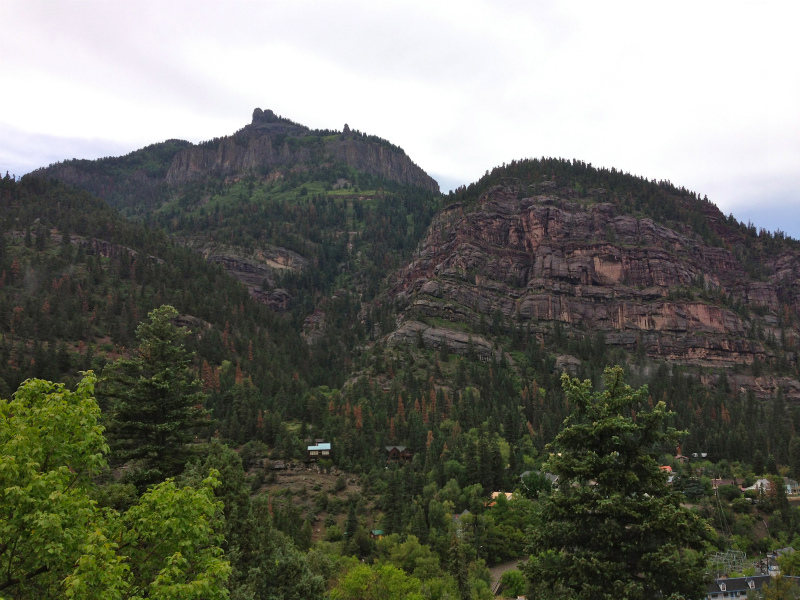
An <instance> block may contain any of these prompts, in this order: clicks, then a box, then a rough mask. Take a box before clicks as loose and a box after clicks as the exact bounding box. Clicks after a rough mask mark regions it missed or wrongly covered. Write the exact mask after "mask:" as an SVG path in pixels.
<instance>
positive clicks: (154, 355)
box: [101, 305, 205, 489]
mask: <svg viewBox="0 0 800 600" xmlns="http://www.w3.org/2000/svg"><path fill="white" fill-rule="evenodd" d="M177 316H178V311H176V310H175V309H174V308H172V307H171V306H167V305H165V306H162V307H160V308H157V309H155V310H153V311H151V312H150V314H149V315H148V317H149V320H148V321H145V322H143V323H141V324H140V325H139V327H137V329H136V337H137V339H138V342H139V345H138V347H137V348H136V349H135V350H134V352H133V356H132V357H131V358H129V359H120V360H118V361H117V362H115V363H112V364H111V365H109V366H108V367H107V368H106V369H105V370H104V371H103V381H102V384H103V385H102V388H101V389H102V391H103V394H104V395H105V396H106V397H107V398H108V399H109V400H110V401H111V406H110V410H111V423H110V426H109V433H110V438H111V447H112V451H113V456H114V457H115V458H116V459H118V460H120V461H126V462H127V461H134V462H133V463H132V467H133V468H132V469H131V472H130V474H129V478H130V480H131V481H133V482H134V483H136V484H137V486H138V487H139V488H140V489H144V488H145V487H146V486H147V485H149V484H151V483H154V482H157V481H161V480H163V479H164V478H166V477H170V476H174V475H177V474H178V473H180V472H181V470H182V469H183V467H184V465H185V464H186V461H187V460H188V458H189V456H190V454H189V446H188V444H189V442H191V441H192V439H193V432H194V428H195V427H196V426H198V425H200V424H201V423H202V417H203V416H204V414H205V413H204V410H203V408H202V402H203V400H204V397H205V396H204V395H203V393H202V392H200V391H199V387H200V382H199V381H198V380H197V378H196V377H195V375H194V373H193V372H192V371H191V369H190V368H189V367H190V361H191V354H190V353H189V352H188V351H187V350H186V348H184V346H183V343H182V341H183V338H184V337H185V335H186V331H185V330H184V329H183V328H180V329H179V328H178V327H176V326H175V325H173V324H172V319H174V318H175V317H177Z"/></svg>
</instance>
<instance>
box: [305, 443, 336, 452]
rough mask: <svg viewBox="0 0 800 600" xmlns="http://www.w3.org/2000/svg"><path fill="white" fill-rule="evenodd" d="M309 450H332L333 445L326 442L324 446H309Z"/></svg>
mask: <svg viewBox="0 0 800 600" xmlns="http://www.w3.org/2000/svg"><path fill="white" fill-rule="evenodd" d="M308 449H309V450H330V449H331V443H330V442H325V443H324V444H317V445H316V446H309V447H308Z"/></svg>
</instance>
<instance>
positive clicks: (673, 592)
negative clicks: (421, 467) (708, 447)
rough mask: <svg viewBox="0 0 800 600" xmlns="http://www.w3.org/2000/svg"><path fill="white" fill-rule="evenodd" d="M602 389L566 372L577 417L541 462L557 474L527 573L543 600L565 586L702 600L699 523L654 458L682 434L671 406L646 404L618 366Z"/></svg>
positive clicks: (569, 593) (600, 594) (595, 593)
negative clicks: (671, 423)
mask: <svg viewBox="0 0 800 600" xmlns="http://www.w3.org/2000/svg"><path fill="white" fill-rule="evenodd" d="M604 384H605V386H604V387H605V389H604V390H603V391H601V392H594V393H593V392H592V386H591V383H590V382H589V381H583V382H580V381H578V380H577V379H572V378H570V377H569V376H568V375H566V374H565V375H563V376H562V386H563V388H564V392H565V395H566V398H567V400H568V402H569V404H570V406H571V407H572V408H573V413H572V414H571V415H570V416H569V417H568V418H567V420H566V421H565V427H564V429H563V430H562V431H561V432H560V433H559V434H558V436H557V437H556V439H555V441H554V442H553V444H552V445H551V447H550V449H551V450H552V451H553V454H552V455H551V458H550V460H549V461H548V463H547V464H546V465H545V466H546V468H547V470H548V471H550V472H552V473H555V474H556V475H558V476H559V485H558V489H557V490H556V491H555V492H554V493H553V494H551V495H550V496H548V497H546V498H545V500H544V501H543V509H542V513H543V514H542V516H543V520H542V526H541V527H540V528H538V529H535V530H533V532H532V535H531V544H530V547H529V551H530V554H531V557H530V561H529V562H528V564H527V565H526V567H525V571H526V574H527V576H528V578H529V579H530V580H531V582H532V583H533V584H534V585H537V586H539V587H540V589H541V590H542V592H543V593H544V594H545V595H544V596H543V597H546V595H547V594H548V593H551V592H552V590H556V589H558V590H562V591H564V592H565V594H566V597H571V598H579V599H587V600H588V599H598V598H607V599H609V600H611V599H612V598H613V599H616V600H618V599H620V598H625V599H631V600H633V599H645V598H679V597H681V598H683V597H685V598H701V597H703V595H704V594H703V586H702V584H703V580H704V568H703V567H704V562H703V559H702V557H701V555H699V554H698V553H695V552H693V551H692V550H699V549H700V548H701V547H702V542H703V538H704V528H703V522H702V520H701V519H700V518H699V516H697V515H696V514H695V513H693V512H692V511H691V510H689V509H687V508H685V507H684V506H682V504H681V502H682V499H683V497H682V495H681V494H680V493H678V492H675V491H672V490H671V489H670V488H669V487H668V486H667V483H666V477H665V475H664V474H663V473H662V472H661V470H660V469H659V464H658V462H657V456H658V453H659V451H660V450H661V449H662V448H663V447H664V446H665V445H667V446H673V447H674V444H676V443H677V441H678V438H679V436H680V433H681V432H678V431H676V430H675V429H674V428H671V427H666V426H665V421H666V419H667V417H668V416H669V413H668V412H667V410H666V406H665V405H664V403H663V402H659V403H658V404H656V405H655V406H652V407H651V406H650V404H649V403H648V392H647V388H646V387H642V388H640V389H638V390H634V389H632V388H631V387H630V386H629V385H627V384H626V383H625V381H624V373H623V371H622V369H621V368H620V367H613V368H608V369H606V370H605V372H604Z"/></svg>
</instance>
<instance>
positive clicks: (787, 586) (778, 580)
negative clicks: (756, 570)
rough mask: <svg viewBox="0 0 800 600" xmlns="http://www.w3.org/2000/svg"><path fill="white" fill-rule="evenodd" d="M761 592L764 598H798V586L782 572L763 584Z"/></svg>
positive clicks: (775, 599)
mask: <svg viewBox="0 0 800 600" xmlns="http://www.w3.org/2000/svg"><path fill="white" fill-rule="evenodd" d="M762 592H763V593H764V596H763V598H764V600H796V599H797V598H800V588H798V587H797V584H796V583H795V582H794V581H792V580H791V579H788V578H786V577H784V576H783V575H782V574H781V575H778V576H777V577H774V578H773V579H771V580H770V581H769V582H767V583H766V584H764V587H763V588H762Z"/></svg>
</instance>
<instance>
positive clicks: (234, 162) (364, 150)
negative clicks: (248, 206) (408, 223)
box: [166, 108, 439, 192]
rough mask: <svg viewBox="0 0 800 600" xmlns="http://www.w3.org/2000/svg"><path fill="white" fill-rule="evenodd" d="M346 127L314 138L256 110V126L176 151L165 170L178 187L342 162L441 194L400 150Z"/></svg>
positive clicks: (437, 187) (172, 183) (294, 126)
mask: <svg viewBox="0 0 800 600" xmlns="http://www.w3.org/2000/svg"><path fill="white" fill-rule="evenodd" d="M345 128H346V129H345V131H344V132H343V133H342V134H339V135H328V136H321V135H315V134H314V132H311V131H310V130H308V128H306V127H303V126H302V125H298V124H296V123H292V122H291V121H287V120H284V119H280V118H279V117H277V116H275V114H274V113H273V112H272V111H270V110H267V111H262V110H261V109H258V108H257V109H256V110H255V111H254V112H253V121H252V123H251V124H250V125H248V126H246V127H245V128H244V129H242V130H241V131H239V132H237V133H236V134H234V135H232V136H227V137H224V138H221V139H220V140H218V142H217V143H205V144H200V145H197V146H191V147H188V148H185V149H184V150H182V151H180V152H178V154H177V155H176V156H175V158H174V159H173V161H172V165H171V166H170V168H169V170H168V171H167V175H166V182H167V183H168V184H169V185H171V186H176V185H180V184H183V183H187V182H190V181H193V180H196V179H200V178H202V177H206V176H208V175H221V176H227V175H231V174H234V173H245V172H252V171H264V170H270V169H273V168H276V167H278V166H289V167H290V166H295V165H308V164H311V163H319V162H325V161H329V162H336V161H338V162H343V163H345V164H347V165H349V166H351V167H353V168H354V169H356V170H357V171H362V172H364V173H368V174H370V175H379V176H381V177H385V178H386V179H389V180H392V181H397V182H398V183H402V184H404V185H416V186H419V187H422V188H424V189H427V190H430V191H432V192H438V191H439V185H438V184H437V183H436V181H435V180H434V179H433V178H431V177H430V176H429V175H428V174H427V173H425V171H423V170H422V169H421V168H420V167H418V166H417V165H416V164H414V163H413V162H412V161H411V159H410V158H408V156H407V155H406V154H405V152H403V151H402V150H401V149H399V148H397V147H396V146H392V145H391V144H388V143H381V142H379V141H376V139H374V138H370V137H367V136H360V137H357V136H354V135H353V134H352V132H351V131H350V129H349V127H347V126H346V125H345Z"/></svg>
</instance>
